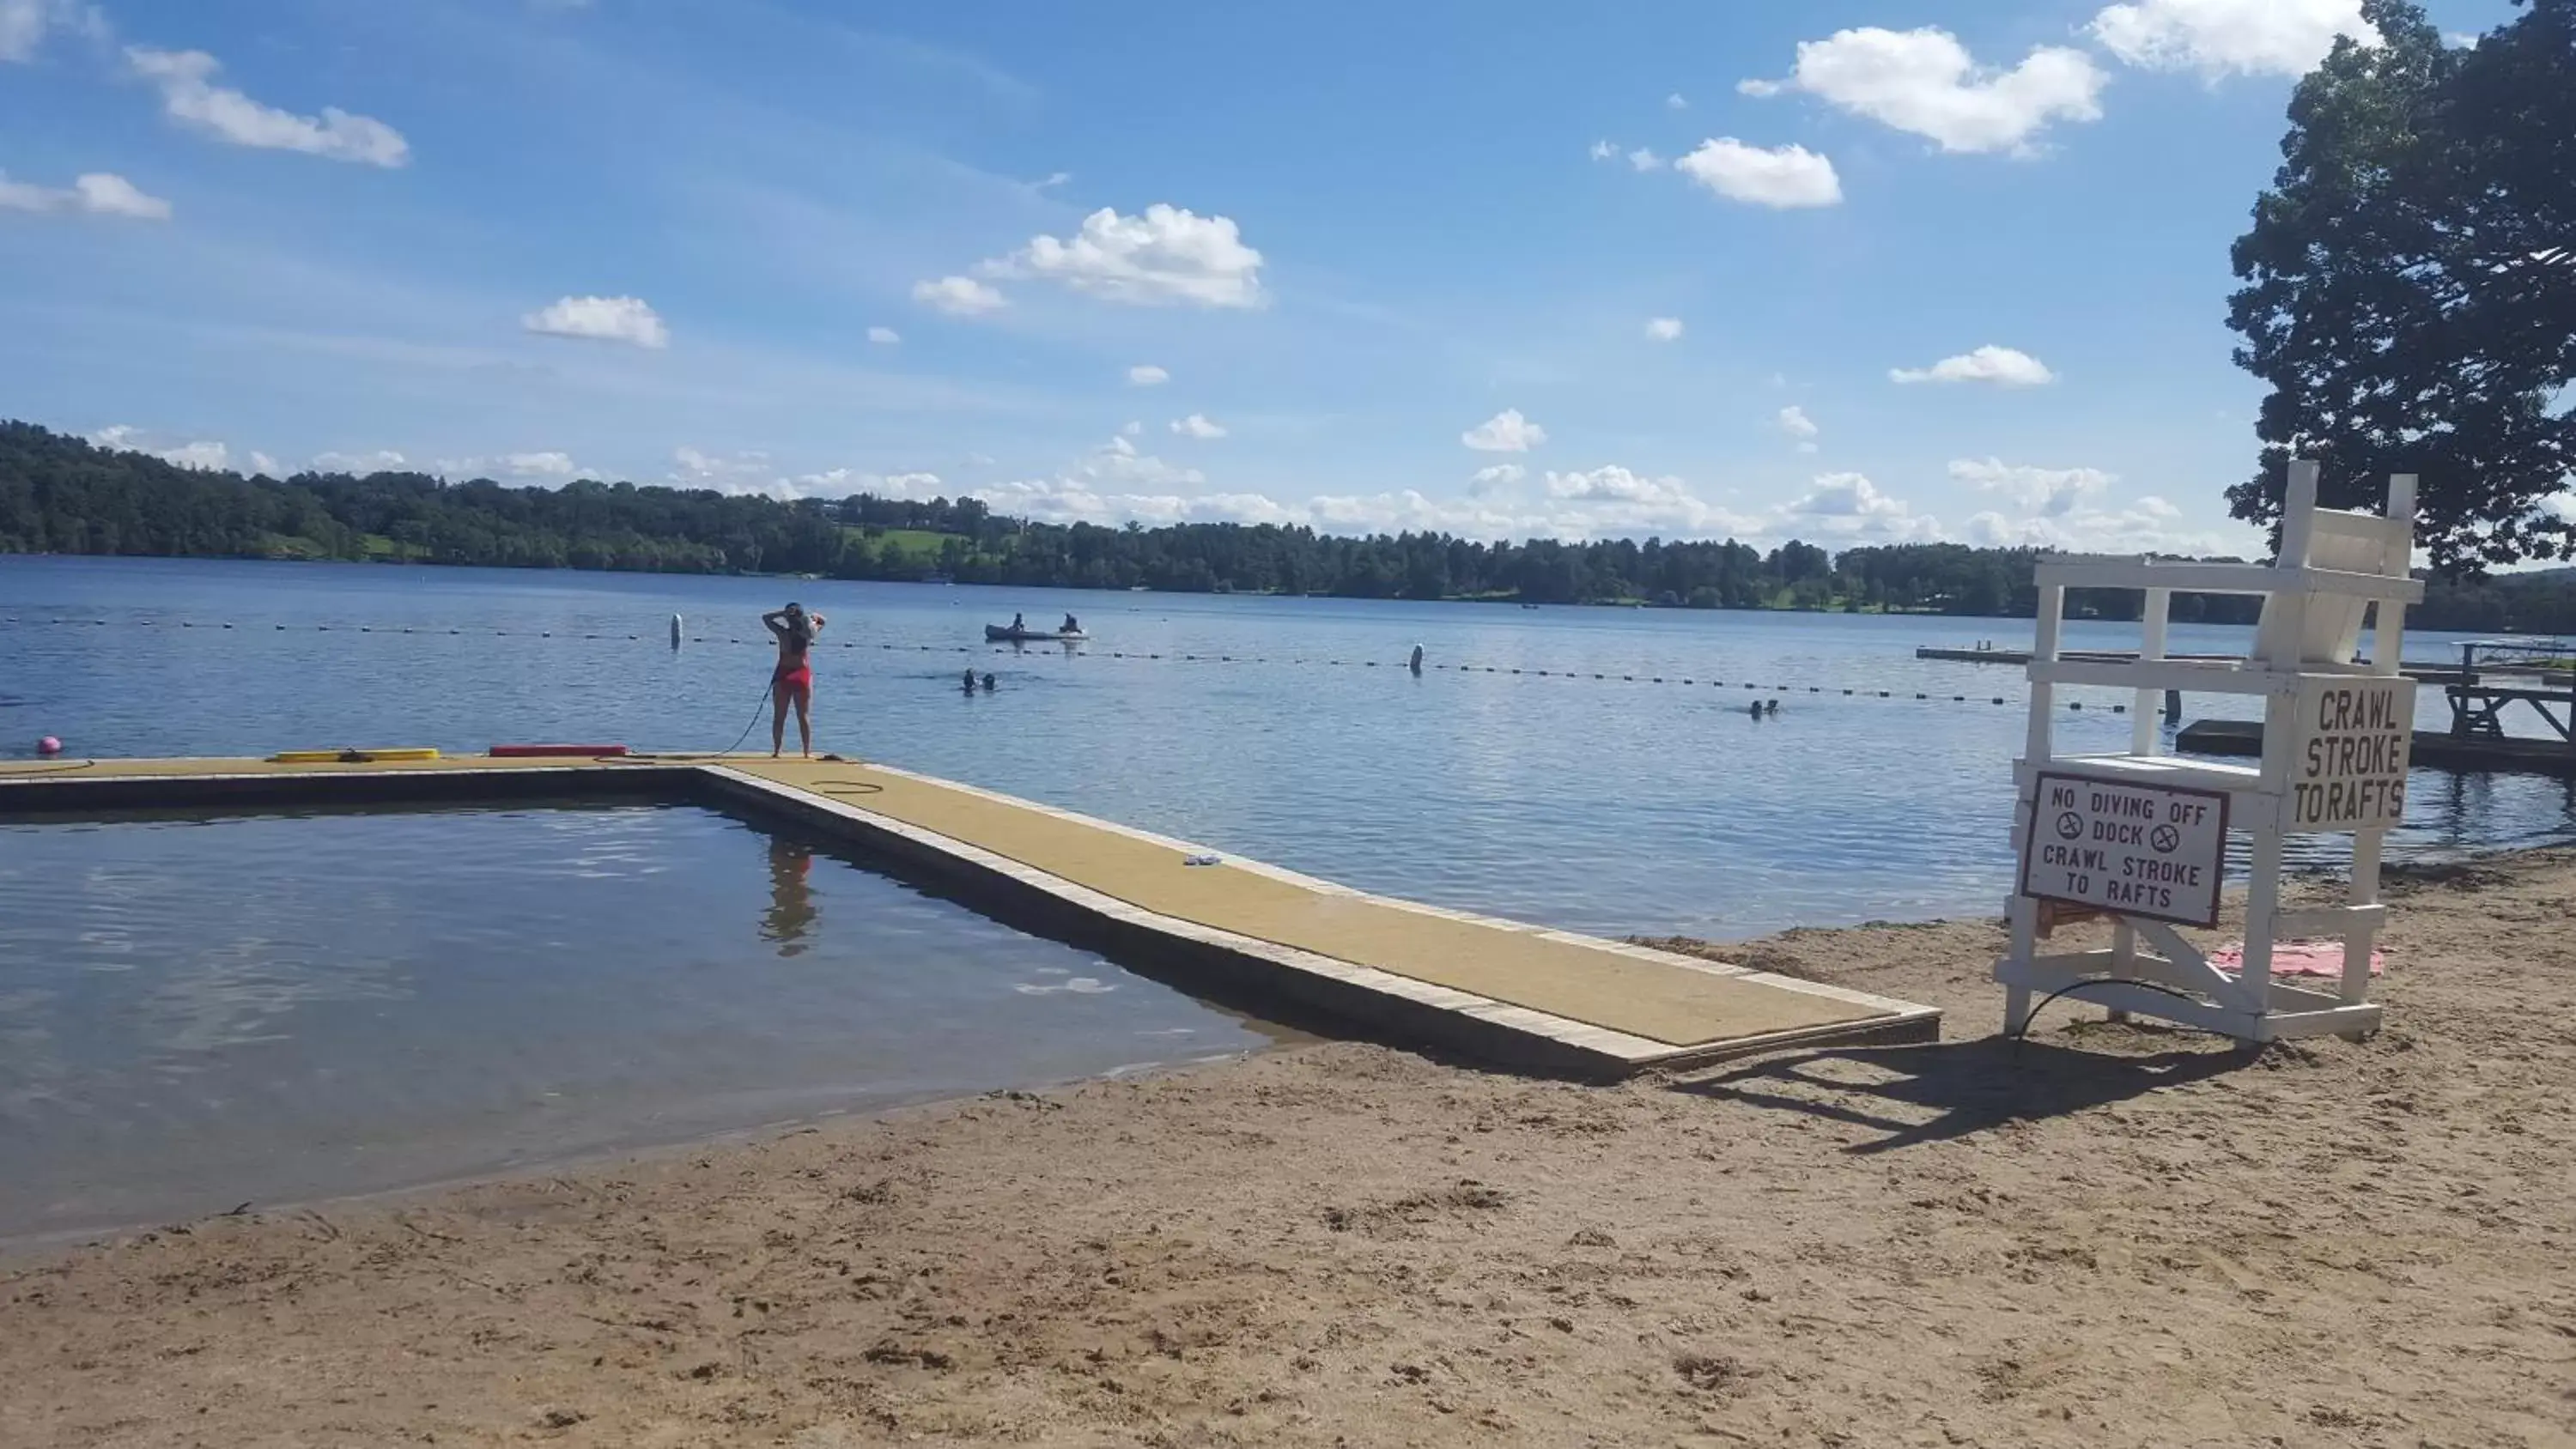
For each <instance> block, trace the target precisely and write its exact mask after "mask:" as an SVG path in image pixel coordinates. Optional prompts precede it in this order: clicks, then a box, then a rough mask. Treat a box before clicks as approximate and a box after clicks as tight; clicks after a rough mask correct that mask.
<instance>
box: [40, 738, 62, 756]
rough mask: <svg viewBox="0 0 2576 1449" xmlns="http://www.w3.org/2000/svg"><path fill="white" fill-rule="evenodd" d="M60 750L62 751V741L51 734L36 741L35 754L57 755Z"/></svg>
mask: <svg viewBox="0 0 2576 1449" xmlns="http://www.w3.org/2000/svg"><path fill="white" fill-rule="evenodd" d="M62 752H63V742H62V741H61V740H58V739H55V738H54V737H53V736H52V735H47V736H45V737H44V738H43V739H41V740H38V741H36V753H37V754H40V755H59V754H61V753H62Z"/></svg>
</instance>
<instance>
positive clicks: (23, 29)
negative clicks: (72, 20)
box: [0, 0, 54, 61]
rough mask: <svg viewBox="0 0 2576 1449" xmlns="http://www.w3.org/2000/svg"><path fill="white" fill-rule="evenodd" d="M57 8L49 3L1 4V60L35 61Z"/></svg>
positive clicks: (18, 0)
mask: <svg viewBox="0 0 2576 1449" xmlns="http://www.w3.org/2000/svg"><path fill="white" fill-rule="evenodd" d="M53 8H54V7H53V6H52V5H51V4H49V3H47V0H0V60H14V61H27V60H33V59H35V57H36V47H37V46H38V45H40V44H42V43H43V41H44V38H45V31H46V30H47V29H48V28H49V27H50V26H51V25H52V24H53V19H54V17H53Z"/></svg>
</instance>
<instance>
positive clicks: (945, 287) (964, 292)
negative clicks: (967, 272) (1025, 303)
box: [912, 277, 1006, 317]
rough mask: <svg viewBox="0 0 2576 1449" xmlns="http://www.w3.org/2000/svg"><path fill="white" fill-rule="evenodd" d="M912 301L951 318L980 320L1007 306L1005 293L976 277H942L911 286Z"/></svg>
mask: <svg viewBox="0 0 2576 1449" xmlns="http://www.w3.org/2000/svg"><path fill="white" fill-rule="evenodd" d="M912 300H914V301H916V302H919V303H920V304H921V305H923V306H925V307H929V308H932V309H933V310H936V311H940V312H945V313H947V314H948V315H949V316H951V317H980V316H982V315H984V314H985V313H987V312H996V311H999V310H1001V308H1002V307H1003V306H1005V305H1006V303H1005V300H1004V298H1003V296H1002V294H1001V293H1000V292H999V291H996V290H995V289H993V288H991V287H988V286H986V285H984V284H983V283H982V282H979V281H976V280H975V279H974V278H973V277H942V278H940V279H939V280H938V281H935V282H915V283H913V284H912Z"/></svg>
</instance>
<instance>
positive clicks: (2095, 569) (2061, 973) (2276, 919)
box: [1995, 461, 2424, 1043]
mask: <svg viewBox="0 0 2576 1449" xmlns="http://www.w3.org/2000/svg"><path fill="white" fill-rule="evenodd" d="M2288 481H2289V487H2288V490H2287V494H2286V497H2285V498H2284V500H2283V509H2282V517H2281V545H2280V556H2279V558H2278V559H2277V560H2275V561H2274V562H2273V563H2270V564H2229V563H2197V562H2188V561H2177V562H2168V561H2163V560H2157V559H2151V558H2129V557H2109V556H2070V557H2063V558H2053V559H2049V560H2047V561H2045V562H2043V563H2041V564H2040V565H2039V567H2038V570H2037V581H2038V584H2039V619H2038V631H2037V638H2036V641H2035V645H2034V647H2033V649H2032V653H2031V664H2030V721H2029V725H2030V733H2029V738H2028V742H2027V745H2026V747H2025V750H2024V756H2023V758H2022V759H2021V760H2019V761H2017V762H2016V764H2015V767H2014V779H2015V782H2016V786H2017V790H2018V797H2019V805H2018V808H2017V810H2016V813H2015V816H2014V826H2013V845H2014V849H2015V852H2016V855H2017V856H2018V858H2019V859H2020V860H2021V862H2022V871H2021V875H2020V877H2019V878H2018V880H2017V883H2016V888H2015V893H2014V895H2013V897H2012V898H2011V901H2010V903H2009V905H2008V906H2007V916H2008V918H2009V920H2010V923H2011V927H2012V946H2011V954H2010V955H2008V956H2006V957H2005V958H2004V959H2003V960H2001V961H1998V962H1997V963H1996V964H1995V979H1996V980H1997V981H1998V982H2000V983H2002V984H2003V986H2004V987H2005V989H2006V995H2005V1007H2004V1025H2005V1029H2006V1030H2007V1031H2008V1032H2013V1033H2019V1032H2021V1031H2022V1030H2024V1029H2025V1028H2026V1027H2027V1026H2028V1024H2029V1021H2030V1017H2031V1014H2032V1012H2033V1011H2034V1009H2035V1007H2036V1006H2038V1005H2044V1004H2045V1003H2046V1001H2047V1000H2048V999H2049V998H2051V997H2053V996H2056V995H2069V996H2073V997H2076V998H2078V999H2081V1000H2084V1001H2088V1002H2091V1003H2093V1004H2095V1005H2099V1006H2107V1007H2109V1008H2111V1009H2112V1012H2113V1014H2114V1015H2115V1016H2125V1015H2130V1014H2135V1015H2139V1016H2152V1017H2158V1018H2162V1019H2164V1020H2168V1021H2174V1022H2178V1023H2182V1024H2184V1025H2188V1026H2194V1027H2200V1028H2204V1029H2206V1030H2209V1031H2214V1032H2221V1033H2224V1034H2226V1035H2228V1036H2231V1037H2234V1038H2236V1039H2237V1040H2239V1041H2243V1042H2248V1043H2259V1042H2268V1041H2277V1040H2282V1039H2285V1038H2290V1037H2301V1036H2315V1035H2321V1034H2327V1033H2334V1034H2340V1035H2347V1036H2350V1035H2359V1034H2361V1033H2363V1032H2367V1031H2371V1030H2375V1029H2376V1028H2377V1027H2378V1026H2379V1022H2380V1009H2379V1007H2378V1006H2377V1005H2375V1004H2372V1003H2371V1002H2370V1001H2369V1000H2368V996H2369V989H2370V958H2371V950H2372V946H2373V944H2374V942H2375V941H2376V939H2377V937H2378V934H2379V930H2380V925H2381V921H2382V918H2383V917H2384V915H2385V913H2386V907H2385V906H2383V905H2381V904H2380V902H2379V857H2380V847H2381V844H2382V842H2383V841H2384V839H2385V837H2386V835H2387V833H2388V829H2389V828H2390V827H2391V826H2393V825H2395V824H2397V823H2398V821H2399V820H2400V819H2401V818H2402V816H2403V814H2404V807H2405V771H2406V768H2407V765H2408V763H2409V757H2408V749H2409V747H2410V746H2411V743H2412V739H2413V724H2414V717H2415V684H2414V681H2413V680H2411V679H2408V678H2406V677H2405V676H2404V675H2403V674H2402V673H2401V672H2400V663H2401V660H2402V658H2403V655H2404V652H2405V639H2406V630H2405V609H2406V606H2407V605H2408V604H2411V603H2416V602H2419V601H2421V600H2422V598H2423V596H2424V586H2423V585H2422V584H2420V583H2418V582H2416V581H2415V580H2414V579H2413V578H2412V577H2411V576H2410V570H2411V568H2412V564H2413V557H2414V547H2415V479H2414V478H2412V477H2411V476H2406V475H2398V476H2395V477H2392V478H2391V479H2390V480H2389V490H2388V511H2387V514H2386V516H2384V517H2383V516H2379V515H2375V514H2369V513H2355V512H2342V511H2337V510H2332V509H2322V508H2319V507H2317V465H2316V464H2315V463H2313V462H2304V461H2294V462H2292V463H2291V464H2290V466H2289V480H2288ZM2069 588H2082V589H2136V590H2141V591H2143V592H2144V594H2145V596H2146V597H2145V607H2144V610H2143V612H2142V620H2143V627H2142V638H2141V641H2140V642H2141V646H2142V647H2141V648H2140V650H2139V654H2138V657H2137V659H2136V660H2134V661H2127V662H2099V661H2082V660H2062V659H2060V658H2059V657H2058V638H2059V633H2060V625H2061V623H2062V622H2063V620H2064V617H2065V607H2066V591H2067V590H2068V589H2069ZM2177 590H2180V591H2182V592H2186V593H2207V594H2260V595H2262V596H2263V599H2264V603H2263V612H2262V617H2261V622H2260V623H2259V624H2258V625H2257V626H2256V629H2255V639H2254V646H2253V649H2252V651H2251V652H2250V653H2249V654H2248V655H2247V656H2246V657H2245V658H2243V659H2235V660H2229V659H2221V660H2209V659H2190V660H2178V659H2168V658H2166V657H2165V634H2166V623H2167V618H2168V610H2169V608H2170V605H2171V602H2172V598H2173V595H2174V593H2175V592H2176V591H2177ZM2373 605H2376V606H2377V610H2378V612H2377V616H2376V621H2375V624H2374V627H2373V629H2372V637H2371V651H2370V658H2369V659H2367V660H2363V659H2361V658H2359V657H2358V654H2359V645H2360V636H2361V627H2362V623H2363V616H2364V614H2365V613H2366V612H2367V611H2368V610H2369V609H2370V608H2371V607H2372V606H2373ZM2060 685H2095V686H2109V687H2113V688H2119V689H2129V690H2134V691H2136V694H2135V703H2134V704H2133V705H2132V706H2131V711H2132V725H2131V733H2130V740H2129V748H2128V749H2127V750H2126V751H2124V752H2120V753H2116V754H2089V755H2087V754H2077V755H2061V754H2058V753H2057V752H2056V749H2055V745H2054V729H2053V726H2054V724H2055V722H2056V716H2057V700H2056V691H2057V688H2058V686H2060ZM2170 690H2179V691H2182V692H2185V693H2206V694H2238V695H2252V696H2259V697H2260V698H2261V699H2262V700H2263V745H2262V755H2261V759H2260V763H2258V764H2252V765H2244V764H2230V763H2218V762H2210V761H2202V760H2184V759H2179V758H2176V757H2174V756H2171V755H2165V754H2159V753H2158V752H2157V748H2156V747H2157V743H2158V739H2157V725H2156V718H2155V710H2154V705H2155V702H2156V699H2157V696H2158V695H2159V694H2161V693H2163V692H2165V691H2170ZM2212 811H2214V812H2215V819H2214V822H2213V821H2212V820H2211V819H2210V815H2211V813H2212ZM2213 823H2214V825H2215V829H2214V830H2212V829H2211V828H2210V826H2211V825H2212V824H2213ZM2317 831H2336V832H2341V831H2349V832H2351V833H2352V835H2353V856H2352V883H2351V888H2350V891H2349V893H2348V896H2347V899H2346V901H2345V903H2344V904H2343V905H2340V906H2326V907H2319V908H2313V909H2307V910H2298V911H2287V910H2284V909H2282V906H2281V855H2282V840H2283V837H2284V836H2285V835H2287V834H2290V833H2293V832H2317ZM2231 833H2233V834H2238V835H2242V836H2244V837H2246V838H2247V845H2248V850H2247V855H2248V856H2249V858H2250V866H2249V870H2248V879H2247V887H2248V890H2247V899H2246V918H2245V945H2244V949H2243V956H2242V966H2241V968H2240V969H2239V970H2237V971H2234V972H2229V971H2226V970H2222V969H2221V968H2220V967H2218V966H2215V965H2212V964H2211V962H2210V960H2209V959H2208V956H2207V955H2206V954H2204V952H2203V951H2202V949H2201V948H2199V947H2197V946H2195V945H2193V944H2192V943H2191V941H2189V940H2188V939H2186V938H2185V936H2184V935H2183V933H2182V929H2181V928H2182V927H2184V926H2201V927H2207V926H2214V925H2215V924H2216V922H2217V915H2218V902H2219V893H2220V889H2221V887H2222V885H2223V883H2224V880H2225V858H2226V843H2227V838H2228V836H2229V835H2230V834H2231ZM2142 881H2144V882H2145V883H2144V884H2142V883H2141V882H2142ZM2184 881H2188V882H2190V885H2189V887H2188V889H2182V888H2181V887H2180V885H2179V883H2181V882H2184ZM2142 903H2144V904H2142ZM2068 911H2072V912H2075V913H2077V914H2079V915H2095V914H2098V915H2107V916H2109V917H2110V918H2111V920H2112V922H2113V925H2112V944H2111V946H2110V947H2109V948H2108V949H2107V950H2093V951H2081V952H2068V953H2061V954H2055V955H2049V954H2042V950H2041V943H2042V940H2043V938H2044V937H2045V935H2046V933H2047V928H2048V924H2049V923H2050V922H2053V921H2054V920H2055V919H2057V918H2059V917H2060V916H2061V915H2063V914H2064V913H2066V912H2068ZM2291 940H2310V941H2319V940H2331V941H2335V942H2339V943H2340V945H2341V948H2342V968H2343V969H2342V979H2341V982H2340V985H2339V988H2338V989H2336V990H2333V991H2323V990H2317V989H2313V988H2310V987H2306V986H2290V985H2285V984H2283V983H2281V982H2278V981H2275V980H2274V979H2273V976H2272V957H2273V947H2274V944H2275V943H2276V942H2281V941H2291Z"/></svg>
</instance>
